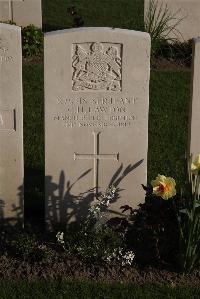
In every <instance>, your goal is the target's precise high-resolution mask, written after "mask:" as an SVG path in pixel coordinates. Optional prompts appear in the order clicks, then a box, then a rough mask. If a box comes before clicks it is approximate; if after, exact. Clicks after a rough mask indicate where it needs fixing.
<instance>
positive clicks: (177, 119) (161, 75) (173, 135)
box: [148, 71, 190, 188]
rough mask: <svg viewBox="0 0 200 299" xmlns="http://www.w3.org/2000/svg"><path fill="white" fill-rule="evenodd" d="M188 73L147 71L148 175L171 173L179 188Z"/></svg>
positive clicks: (183, 165) (182, 171)
mask: <svg viewBox="0 0 200 299" xmlns="http://www.w3.org/2000/svg"><path fill="white" fill-rule="evenodd" d="M189 100H190V72H189V71H182V72H174V71H163V72H162V71H156V72H151V80H150V109H149V159H148V178H149V181H151V180H152V179H153V178H154V177H155V176H156V175H157V174H158V173H160V174H164V175H167V176H172V177H174V178H175V179H176V181H177V184H178V186H179V187H182V188H184V182H185V179H186V172H185V169H186V166H187V165H186V160H185V157H186V152H187V139H188V114H189Z"/></svg>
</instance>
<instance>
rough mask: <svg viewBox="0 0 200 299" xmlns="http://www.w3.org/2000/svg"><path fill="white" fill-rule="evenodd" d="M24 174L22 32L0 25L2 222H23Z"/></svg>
mask: <svg viewBox="0 0 200 299" xmlns="http://www.w3.org/2000/svg"><path fill="white" fill-rule="evenodd" d="M23 173H24V171H23V108H22V54H21V29H20V27H17V26H13V25H7V24H0V215H1V218H3V219H6V220H7V219H10V220H12V219H15V220H16V219H17V220H22V219H23V180H24V178H23ZM1 220H2V219H1Z"/></svg>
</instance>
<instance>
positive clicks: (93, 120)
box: [45, 28, 150, 226]
mask: <svg viewBox="0 0 200 299" xmlns="http://www.w3.org/2000/svg"><path fill="white" fill-rule="evenodd" d="M149 72H150V37H149V35H148V34H147V33H142V32H136V31H129V30H122V29H110V28H82V29H71V30H62V31H57V32H51V33H47V34H46V35H45V134H46V137H45V146H46V149H45V153H46V158H45V159H46V161H45V164H46V166H45V168H46V218H47V222H48V224H49V226H50V225H51V224H52V223H53V222H64V221H67V222H71V221H75V220H78V219H80V218H81V217H82V216H84V214H86V213H87V212H88V208H89V207H90V205H91V204H92V202H93V200H94V198H97V197H98V196H99V193H100V192H104V191H105V190H106V188H107V187H109V185H112V184H114V185H115V186H116V187H119V188H120V189H121V191H120V192H119V196H120V197H119V199H118V200H117V201H116V202H114V203H113V204H112V205H111V212H113V213H116V215H118V213H120V207H121V206H122V205H125V204H128V205H131V206H133V207H136V206H137V205H138V204H139V203H140V202H142V201H143V200H144V191H143V189H142V187H141V184H143V183H144V184H145V183H146V175H147V149H148V98H149Z"/></svg>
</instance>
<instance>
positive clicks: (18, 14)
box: [0, 0, 42, 28]
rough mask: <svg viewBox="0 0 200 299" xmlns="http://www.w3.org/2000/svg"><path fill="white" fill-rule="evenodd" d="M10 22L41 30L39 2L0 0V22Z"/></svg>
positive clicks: (32, 0)
mask: <svg viewBox="0 0 200 299" xmlns="http://www.w3.org/2000/svg"><path fill="white" fill-rule="evenodd" d="M8 20H11V21H13V22H15V23H16V24H17V25H19V26H23V27H25V26H28V25H30V24H33V25H35V26H36V27H39V28H42V4H41V0H0V21H8Z"/></svg>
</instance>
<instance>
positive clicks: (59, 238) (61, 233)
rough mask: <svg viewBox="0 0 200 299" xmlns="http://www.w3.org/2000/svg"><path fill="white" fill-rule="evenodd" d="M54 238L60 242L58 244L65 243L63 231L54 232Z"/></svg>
mask: <svg viewBox="0 0 200 299" xmlns="http://www.w3.org/2000/svg"><path fill="white" fill-rule="evenodd" d="M56 238H57V241H58V243H60V244H65V241H64V233H63V232H58V233H57V234H56Z"/></svg>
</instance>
